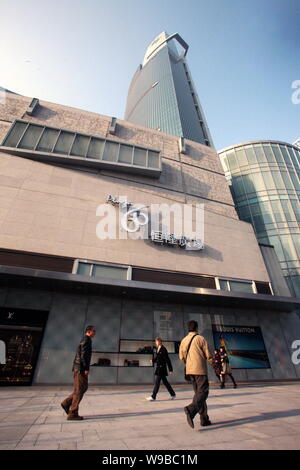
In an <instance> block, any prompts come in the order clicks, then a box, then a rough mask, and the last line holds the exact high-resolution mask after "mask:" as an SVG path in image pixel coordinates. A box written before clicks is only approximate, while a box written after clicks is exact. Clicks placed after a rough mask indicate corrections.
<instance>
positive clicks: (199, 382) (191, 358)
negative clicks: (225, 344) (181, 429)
mask: <svg viewBox="0 0 300 470" xmlns="http://www.w3.org/2000/svg"><path fill="white" fill-rule="evenodd" d="M188 331H189V333H188V335H187V336H186V337H185V338H183V340H182V341H181V343H180V348H179V359H180V360H181V361H184V362H185V364H186V375H189V376H190V379H191V382H192V385H193V389H194V398H193V401H192V403H191V404H190V405H188V406H186V407H185V408H184V412H185V414H186V417H187V422H188V424H189V425H190V426H191V428H194V422H193V419H194V417H195V416H196V414H197V413H199V414H200V423H201V426H209V425H210V424H211V422H210V420H209V417H208V414H207V405H206V399H207V397H208V393H209V382H208V377H207V361H208V362H209V363H210V364H213V357H212V355H211V353H210V351H209V348H208V344H207V341H206V339H205V338H204V337H203V336H200V335H199V334H198V323H197V322H196V321H195V320H191V321H189V322H188Z"/></svg>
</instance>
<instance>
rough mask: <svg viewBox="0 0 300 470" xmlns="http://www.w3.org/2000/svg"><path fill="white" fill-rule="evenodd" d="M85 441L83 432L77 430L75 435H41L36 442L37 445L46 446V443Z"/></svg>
mask: <svg viewBox="0 0 300 470" xmlns="http://www.w3.org/2000/svg"><path fill="white" fill-rule="evenodd" d="M82 439H83V436H82V432H81V431H80V430H77V431H76V432H73V433H66V432H64V433H47V432H45V433H41V434H39V436H38V439H37V441H36V445H37V446H39V445H44V444H45V443H47V442H48V443H49V442H52V443H64V442H68V441H74V440H75V441H76V440H78V441H81V440H82Z"/></svg>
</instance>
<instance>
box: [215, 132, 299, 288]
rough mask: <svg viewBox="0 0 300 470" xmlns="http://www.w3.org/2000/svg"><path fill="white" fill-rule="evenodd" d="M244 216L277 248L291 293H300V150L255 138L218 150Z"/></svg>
mask: <svg viewBox="0 0 300 470" xmlns="http://www.w3.org/2000/svg"><path fill="white" fill-rule="evenodd" d="M219 156H220V159H221V162H222V165H223V168H224V171H225V175H226V178H227V181H228V183H229V185H230V188H231V192H232V196H233V198H234V201H235V205H236V208H237V211H238V214H239V217H240V219H242V220H244V221H246V222H250V223H251V224H252V225H253V227H254V229H255V232H256V236H257V238H258V241H259V242H260V243H267V244H271V245H273V246H274V248H275V251H276V254H277V257H278V259H279V263H280V265H281V268H282V271H283V274H284V276H285V278H286V281H287V283H288V285H289V288H290V290H291V294H292V295H293V296H295V297H300V228H299V227H300V224H299V222H300V204H299V200H300V183H299V178H300V149H298V148H297V147H296V146H293V145H290V144H286V143H282V142H275V141H263V142H251V143H247V144H243V145H239V146H235V147H231V148H228V149H225V150H223V151H221V152H219Z"/></svg>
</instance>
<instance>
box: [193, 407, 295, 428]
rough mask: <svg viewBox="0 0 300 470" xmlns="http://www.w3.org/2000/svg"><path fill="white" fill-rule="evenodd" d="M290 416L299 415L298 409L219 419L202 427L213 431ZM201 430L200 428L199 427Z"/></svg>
mask: <svg viewBox="0 0 300 470" xmlns="http://www.w3.org/2000/svg"><path fill="white" fill-rule="evenodd" d="M291 416H300V409H296V410H287V411H274V412H270V413H260V414H259V415H256V416H249V417H247V418H239V419H231V420H228V421H219V422H218V423H216V424H215V425H213V426H210V427H206V428H204V429H205V431H210V430H211V431H213V430H215V429H224V428H230V427H234V426H242V425H243V424H253V423H259V422H261V421H273V420H275V419H279V418H288V417H291ZM201 431H202V429H201Z"/></svg>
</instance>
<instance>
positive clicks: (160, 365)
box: [146, 338, 176, 401]
mask: <svg viewBox="0 0 300 470" xmlns="http://www.w3.org/2000/svg"><path fill="white" fill-rule="evenodd" d="M155 344H156V348H157V353H156V357H155V358H154V359H153V363H156V369H155V384H154V388H153V392H152V395H151V396H150V397H147V398H146V400H148V401H154V400H156V395H157V393H158V390H159V387H160V382H161V381H162V382H163V384H164V386H165V387H166V389H167V390H168V392H169V394H170V397H171V400H174V398H175V397H176V394H175V392H174V390H173V388H172V387H171V385H170V384H169V382H168V379H167V375H168V370H167V366H168V369H169V372H170V374H173V367H172V363H171V361H170V358H169V354H168V350H167V348H166V347H165V346H164V345H163V344H162V339H161V338H156V340H155Z"/></svg>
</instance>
